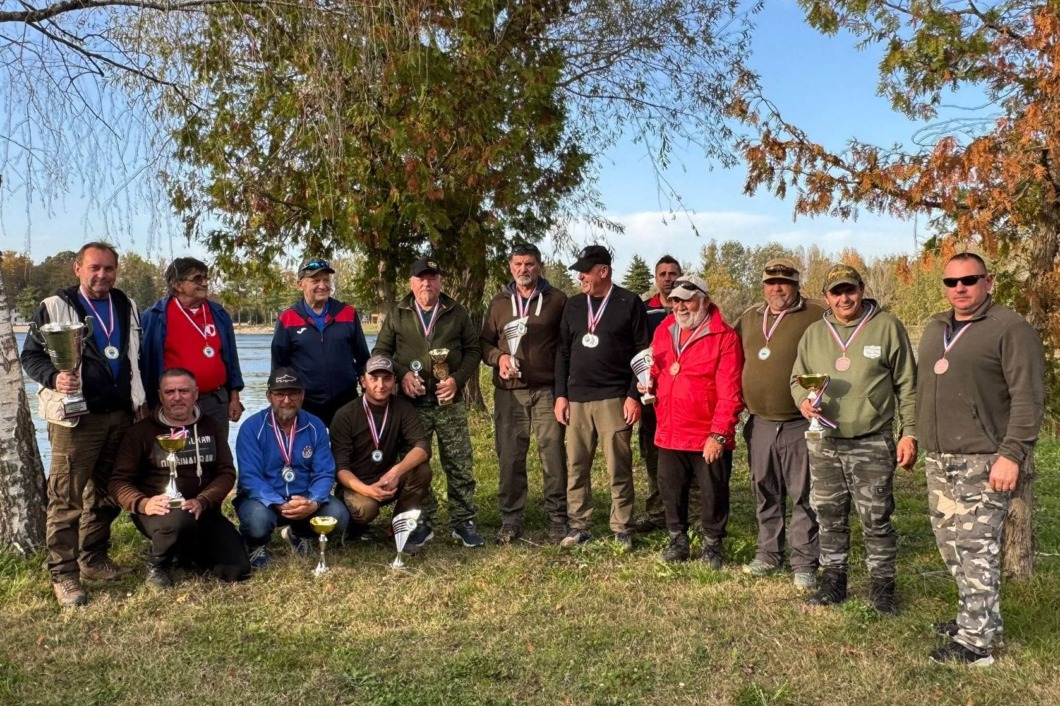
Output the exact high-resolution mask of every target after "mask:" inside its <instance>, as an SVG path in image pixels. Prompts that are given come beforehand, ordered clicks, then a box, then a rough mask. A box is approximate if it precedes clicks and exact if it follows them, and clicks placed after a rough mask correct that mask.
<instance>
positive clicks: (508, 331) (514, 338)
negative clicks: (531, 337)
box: [501, 316, 528, 378]
mask: <svg viewBox="0 0 1060 706" xmlns="http://www.w3.org/2000/svg"><path fill="white" fill-rule="evenodd" d="M527 320H528V317H526V316H523V317H521V318H518V319H514V320H512V321H509V322H508V323H506V324H505V325H504V328H503V329H501V336H503V337H504V340H505V342H507V344H508V354H509V355H510V356H511V357H512V367H513V368H515V377H517V378H521V377H522V376H523V373H522V371H520V370H519V360H518V359H517V358H516V357H515V352H516V351H517V350H519V344H520V343H522V342H523V336H525V335H526V323H527Z"/></svg>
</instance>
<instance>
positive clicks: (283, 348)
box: [272, 258, 368, 426]
mask: <svg viewBox="0 0 1060 706" xmlns="http://www.w3.org/2000/svg"><path fill="white" fill-rule="evenodd" d="M334 274H335V270H334V269H333V268H332V267H331V263H330V262H328V261H327V260H322V259H320V258H314V259H312V260H307V261H305V262H304V263H302V266H301V267H300V268H298V288H299V289H300V290H302V298H301V299H299V300H298V301H297V302H295V303H294V304H293V305H291V306H290V307H289V308H287V309H285V310H284V311H283V312H282V313H281V314H280V318H279V319H278V320H277V321H276V330H275V331H274V332H273V335H272V367H274V368H277V367H281V366H285V367H287V366H289V367H292V368H294V369H295V370H297V371H298V374H299V377H300V378H301V380H302V381H303V383H304V384H305V402H304V407H305V410H306V411H307V412H309V413H310V414H313V415H314V416H316V417H319V418H320V419H321V420H322V421H323V422H324V424H325V425H327V426H331V420H332V418H333V417H334V416H335V412H337V411H338V409H339V407H341V406H342V405H344V404H346V403H347V402H350V401H352V400H353V399H354V398H355V397H357V385H358V382H359V381H360V378H361V375H363V374H364V365H365V363H367V362H368V343H367V341H366V340H365V338H364V330H363V329H362V328H361V317H360V316H359V315H358V313H357V310H356V309H354V308H353V307H352V306H350V305H349V304H347V303H345V302H341V301H339V300H338V299H335V298H334V297H332V296H331V295H332V294H333V293H334V291H335V280H334V279H333V277H332V276H333V275H334Z"/></svg>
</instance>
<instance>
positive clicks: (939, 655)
mask: <svg viewBox="0 0 1060 706" xmlns="http://www.w3.org/2000/svg"><path fill="white" fill-rule="evenodd" d="M928 658H929V659H930V660H931V661H932V662H938V663H940V664H958V665H968V666H969V667H989V666H990V665H991V664H993V663H994V656H993V655H992V654H990V653H989V652H988V653H987V654H985V655H984V654H980V653H978V652H976V651H974V650H970V649H968V648H967V647H965V646H964V645H962V644H960V643H957V642H948V643H946V644H945V645H943V646H942V647H940V648H938V649H937V650H934V651H933V652H932V653H931V654H930V655H928Z"/></svg>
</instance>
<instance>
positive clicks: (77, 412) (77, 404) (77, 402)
mask: <svg viewBox="0 0 1060 706" xmlns="http://www.w3.org/2000/svg"><path fill="white" fill-rule="evenodd" d="M86 414H88V402H86V401H85V398H84V397H64V398H63V419H76V418H77V417H83V416H85V415H86Z"/></svg>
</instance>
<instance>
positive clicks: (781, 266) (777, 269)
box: [762, 257, 799, 284]
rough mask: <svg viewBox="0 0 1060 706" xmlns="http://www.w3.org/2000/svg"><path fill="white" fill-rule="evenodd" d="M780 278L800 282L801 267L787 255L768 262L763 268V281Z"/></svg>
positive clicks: (795, 282)
mask: <svg viewBox="0 0 1060 706" xmlns="http://www.w3.org/2000/svg"><path fill="white" fill-rule="evenodd" d="M771 279H780V280H785V281H787V282H792V283H794V284H798V283H799V268H798V267H796V266H795V263H794V262H793V261H792V260H789V259H788V258H786V257H778V258H775V259H773V260H770V261H769V262H767V263H766V266H765V267H764V268H763V269H762V281H763V282H766V281H768V280H771Z"/></svg>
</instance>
